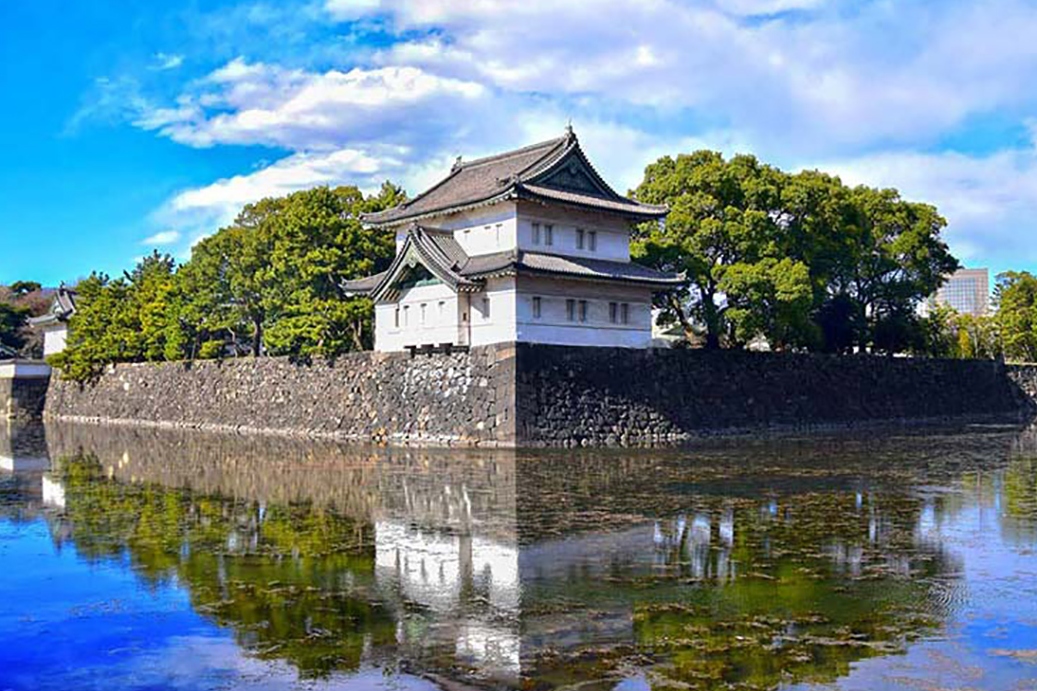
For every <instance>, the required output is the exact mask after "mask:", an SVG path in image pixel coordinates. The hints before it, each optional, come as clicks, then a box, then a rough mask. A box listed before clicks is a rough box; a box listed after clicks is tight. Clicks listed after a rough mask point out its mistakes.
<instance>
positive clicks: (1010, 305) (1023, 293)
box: [994, 271, 1037, 362]
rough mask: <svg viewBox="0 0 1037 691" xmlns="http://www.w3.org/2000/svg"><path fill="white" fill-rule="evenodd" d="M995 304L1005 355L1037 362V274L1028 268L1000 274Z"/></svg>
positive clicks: (996, 318)
mask: <svg viewBox="0 0 1037 691" xmlns="http://www.w3.org/2000/svg"><path fill="white" fill-rule="evenodd" d="M994 304H995V305H996V306H997V313H996V316H995V323H996V325H997V329H998V331H999V333H1000V339H1001V348H1002V349H1003V352H1004V356H1005V358H1007V359H1010V360H1017V361H1023V362H1037V277H1034V275H1033V274H1031V273H1029V272H1027V271H1006V272H1005V273H1002V274H999V275H998V277H997V285H996V287H995V288H994Z"/></svg>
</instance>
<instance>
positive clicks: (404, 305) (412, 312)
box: [375, 283, 459, 352]
mask: <svg viewBox="0 0 1037 691" xmlns="http://www.w3.org/2000/svg"><path fill="white" fill-rule="evenodd" d="M422 305H425V319H424V322H423V321H422V318H421V306H422ZM397 307H399V309H400V325H399V327H397V326H396V309H397ZM458 311H459V302H458V296H457V294H455V293H454V291H453V290H452V289H451V288H450V287H449V286H447V285H445V284H442V283H439V284H435V285H424V286H416V287H414V288H411V289H409V290H406V291H404V292H403V293H402V294H401V295H400V301H399V303H382V304H378V305H375V349H376V350H380V351H383V352H391V351H399V350H403V349H405V348H406V347H407V346H410V345H425V344H428V343H431V344H435V345H439V344H441V343H458Z"/></svg>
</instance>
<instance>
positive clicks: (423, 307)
mask: <svg viewBox="0 0 1037 691" xmlns="http://www.w3.org/2000/svg"><path fill="white" fill-rule="evenodd" d="M426 307H428V305H426V304H425V303H424V302H423V303H421V325H422V326H425V308H426Z"/></svg>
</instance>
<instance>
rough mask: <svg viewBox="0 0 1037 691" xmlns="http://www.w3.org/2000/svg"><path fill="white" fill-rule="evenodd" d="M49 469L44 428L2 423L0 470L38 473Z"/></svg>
mask: <svg viewBox="0 0 1037 691" xmlns="http://www.w3.org/2000/svg"><path fill="white" fill-rule="evenodd" d="M49 467H50V460H49V457H48V455H47V445H46V441H45V440H44V437H43V428H42V427H40V426H38V425H17V424H14V423H11V422H9V421H7V420H2V421H0V470H6V471H8V472H16V473H17V472H38V471H41V470H46V469H47V468H49Z"/></svg>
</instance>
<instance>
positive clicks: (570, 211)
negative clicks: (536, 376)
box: [364, 128, 666, 262]
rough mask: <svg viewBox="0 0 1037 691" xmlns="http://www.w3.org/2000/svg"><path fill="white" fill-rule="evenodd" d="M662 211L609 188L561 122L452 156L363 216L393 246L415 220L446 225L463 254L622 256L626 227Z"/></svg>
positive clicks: (617, 258) (625, 254)
mask: <svg viewBox="0 0 1037 691" xmlns="http://www.w3.org/2000/svg"><path fill="white" fill-rule="evenodd" d="M665 214H666V208H665V207H661V206H653V205H648V204H642V203H640V202H637V201H634V200H632V199H627V198H626V197H623V196H622V195H620V194H618V193H616V192H615V191H614V190H613V189H612V188H611V187H610V186H609V185H608V184H607V183H606V182H605V181H604V180H603V179H602V178H601V176H600V175H598V173H597V171H596V170H595V169H594V166H593V165H591V163H590V161H589V160H588V159H587V157H586V155H585V154H584V153H583V150H582V149H581V148H580V144H579V141H578V139H577V138H576V135H575V134H574V133H573V131H572V129H571V128H567V129H566V132H565V135H564V136H562V137H559V138H557V139H552V140H549V141H546V142H542V143H540V144H534V145H532V146H527V147H523V148H521V149H516V150H514V151H509V152H506V153H502V154H497V155H495V156H489V157H487V158H480V159H477V160H474V161H466V162H462V161H461V160H458V162H457V163H455V164H454V167H453V168H452V170H451V171H450V174H449V175H448V176H447V177H446V178H445V179H443V180H442V181H441V182H439V183H437V184H436V185H434V186H433V187H432V188H430V189H429V190H427V191H425V192H423V193H422V194H420V195H418V196H417V197H415V198H414V199H412V200H410V201H408V202H406V203H404V204H401V205H399V206H397V207H394V208H392V209H387V210H386V211H381V212H378V213H374V214H368V215H366V216H365V217H364V221H365V222H366V223H368V224H370V225H371V226H374V227H380V228H386V229H393V230H395V231H396V238H397V246H398V247H401V246H402V245H403V242H404V241H405V239H406V237H407V233H408V228H410V227H411V226H413V225H414V224H415V223H418V224H420V225H422V226H424V227H428V228H436V229H440V230H447V231H451V232H452V233H453V235H454V239H455V240H456V242H457V243H458V244H459V245H460V246H461V248H462V249H463V250H464V251H465V253H466V254H467V255H468V256H480V255H487V254H497V253H501V252H515V253H516V254H517V253H519V252H538V253H543V254H554V255H562V256H571V257H584V258H588V259H602V260H608V261H618V262H629V261H630V229H631V226H632V225H633V224H634V223H638V222H641V221H646V220H653V219H659V218H661V217H662V216H664V215H665Z"/></svg>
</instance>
